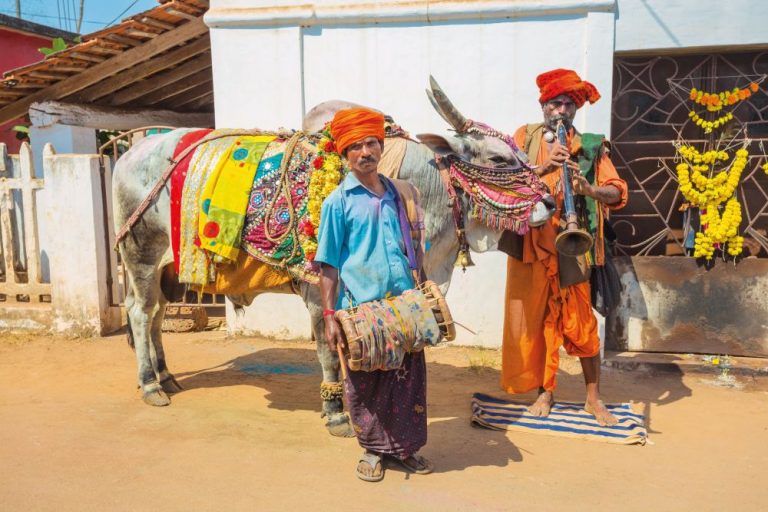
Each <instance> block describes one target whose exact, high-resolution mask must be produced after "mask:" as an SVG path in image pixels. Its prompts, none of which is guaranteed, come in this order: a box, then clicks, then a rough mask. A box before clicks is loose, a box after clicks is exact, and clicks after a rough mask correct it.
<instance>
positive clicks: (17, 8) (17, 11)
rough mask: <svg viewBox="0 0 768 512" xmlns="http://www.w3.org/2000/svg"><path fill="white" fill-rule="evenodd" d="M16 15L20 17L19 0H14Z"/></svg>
mask: <svg viewBox="0 0 768 512" xmlns="http://www.w3.org/2000/svg"><path fill="white" fill-rule="evenodd" d="M16 17H17V18H21V0H16Z"/></svg>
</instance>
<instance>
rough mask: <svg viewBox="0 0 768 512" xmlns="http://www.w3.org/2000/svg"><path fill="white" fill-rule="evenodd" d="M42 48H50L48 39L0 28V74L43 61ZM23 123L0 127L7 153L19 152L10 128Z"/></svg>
mask: <svg viewBox="0 0 768 512" xmlns="http://www.w3.org/2000/svg"><path fill="white" fill-rule="evenodd" d="M44 46H46V47H49V48H50V46H51V39H50V38H47V37H40V36H31V35H28V34H23V33H21V32H15V31H13V30H9V29H7V28H5V27H0V48H1V49H2V50H1V51H0V74H2V73H4V72H6V71H8V70H10V69H15V68H18V67H21V66H26V65H27V64H32V63H33V62H38V61H40V60H43V54H42V53H40V52H39V51H37V49H38V48H42V47H44ZM23 122H24V120H23V119H17V120H15V121H11V122H9V123H6V124H4V125H0V142H5V144H6V145H7V146H8V152H9V153H18V152H19V146H20V145H21V142H20V141H19V140H18V139H16V134H15V133H14V132H12V131H11V128H13V126H14V125H17V124H21V123H23Z"/></svg>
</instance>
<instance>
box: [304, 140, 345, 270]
mask: <svg viewBox="0 0 768 512" xmlns="http://www.w3.org/2000/svg"><path fill="white" fill-rule="evenodd" d="M312 167H313V171H312V176H311V177H310V179H309V198H308V199H307V213H308V218H307V219H305V220H304V221H303V222H302V223H301V224H300V225H299V231H300V232H301V234H302V235H303V236H302V241H301V248H302V250H303V251H304V257H305V258H306V259H307V261H309V262H312V261H314V259H315V254H316V253H317V233H318V229H319V227H320V210H321V209H322V206H323V201H325V198H327V197H328V196H329V195H331V192H333V191H334V190H335V189H336V187H337V186H338V185H339V183H341V180H342V179H343V178H344V174H345V173H344V169H343V164H342V161H341V156H339V154H338V153H336V145H335V144H334V142H333V138H332V137H331V133H330V129H329V125H326V126H325V128H324V129H323V131H322V135H321V137H320V141H319V142H318V144H317V156H316V157H315V159H314V160H313V161H312Z"/></svg>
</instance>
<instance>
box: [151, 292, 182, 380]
mask: <svg viewBox="0 0 768 512" xmlns="http://www.w3.org/2000/svg"><path fill="white" fill-rule="evenodd" d="M158 303H159V309H158V311H157V314H156V315H155V317H154V318H153V320H152V328H151V330H150V339H151V341H152V343H150V346H149V357H150V360H151V361H152V367H153V368H154V370H155V376H156V377H157V380H158V381H159V382H160V386H161V387H162V388H163V391H165V392H166V393H168V394H173V393H178V392H179V391H181V390H182V389H183V388H182V387H181V384H179V383H178V382H177V381H176V378H175V377H174V376H173V374H172V373H171V372H169V371H168V366H167V365H166V364H165V350H163V330H162V327H163V318H164V317H165V306H166V305H167V304H168V299H166V298H165V295H163V294H162V293H161V294H160V295H159V301H158Z"/></svg>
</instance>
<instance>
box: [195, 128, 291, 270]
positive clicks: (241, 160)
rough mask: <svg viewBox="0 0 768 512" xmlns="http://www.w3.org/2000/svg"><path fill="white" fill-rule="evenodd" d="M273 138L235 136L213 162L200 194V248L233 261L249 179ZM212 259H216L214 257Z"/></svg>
mask: <svg viewBox="0 0 768 512" xmlns="http://www.w3.org/2000/svg"><path fill="white" fill-rule="evenodd" d="M275 138H276V137H275V136H274V135H246V136H240V137H237V138H236V139H235V141H234V143H233V144H232V145H231V147H230V148H229V150H228V151H227V152H226V153H225V155H224V156H223V157H222V158H221V159H220V160H219V161H218V162H217V164H216V167H215V168H214V169H213V171H212V172H211V174H210V176H209V177H208V180H207V181H206V183H205V186H204V188H203V191H202V194H201V195H200V203H199V206H200V217H199V219H198V224H197V225H198V236H199V239H200V247H201V248H202V249H206V250H208V251H210V252H212V253H214V254H215V255H217V256H218V257H219V258H218V260H219V261H224V260H229V261H236V260H237V257H238V254H239V253H240V241H241V238H242V231H243V224H244V223H245V214H246V210H247V208H248V199H249V197H250V194H251V188H252V186H253V179H254V177H255V176H256V171H257V169H258V166H259V161H260V160H261V157H262V155H263V154H264V150H265V149H266V148H267V146H268V145H269V143H270V142H272V141H273V140H275ZM214 258H216V256H214Z"/></svg>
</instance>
